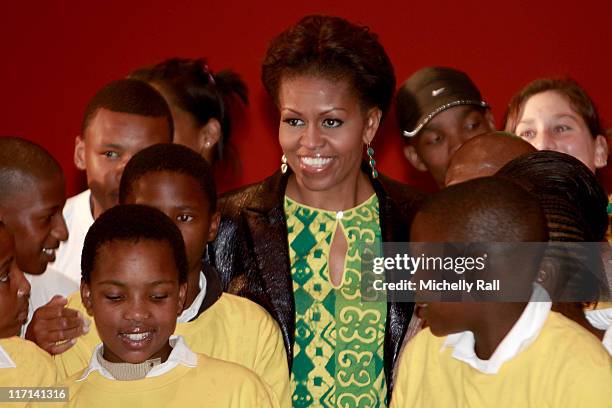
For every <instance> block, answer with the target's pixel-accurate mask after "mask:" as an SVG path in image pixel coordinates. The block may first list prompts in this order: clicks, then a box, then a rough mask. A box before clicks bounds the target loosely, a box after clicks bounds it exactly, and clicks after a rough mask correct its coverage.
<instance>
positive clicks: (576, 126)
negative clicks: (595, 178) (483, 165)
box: [515, 91, 608, 172]
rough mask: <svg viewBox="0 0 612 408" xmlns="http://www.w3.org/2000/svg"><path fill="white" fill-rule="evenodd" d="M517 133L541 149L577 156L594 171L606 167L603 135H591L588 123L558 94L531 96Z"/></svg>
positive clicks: (547, 92)
mask: <svg viewBox="0 0 612 408" xmlns="http://www.w3.org/2000/svg"><path fill="white" fill-rule="evenodd" d="M515 133H516V134H517V135H518V136H520V137H522V138H523V139H525V140H526V141H528V142H529V143H531V144H532V145H533V146H534V147H535V148H536V149H538V150H554V151H556V152H561V153H566V154H569V155H570V156H574V157H575V158H577V159H578V160H580V161H581V162H583V163H584V164H585V165H586V166H587V167H588V168H589V169H591V171H593V172H595V169H596V168H599V167H603V166H605V164H606V159H607V156H608V149H607V144H606V140H605V138H604V137H603V136H602V135H591V132H590V131H589V128H588V126H587V124H586V123H585V121H584V119H583V118H582V116H580V115H579V114H578V113H577V112H576V111H574V109H573V108H572V106H571V105H570V102H569V100H568V99H567V98H566V97H564V96H563V95H561V94H560V93H559V92H556V91H546V92H542V93H539V94H536V95H533V96H532V97H530V98H529V99H528V100H527V102H526V103H525V105H524V107H523V111H522V114H521V116H520V118H519V120H518V123H517V126H516V130H515Z"/></svg>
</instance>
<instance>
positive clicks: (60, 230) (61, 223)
mask: <svg viewBox="0 0 612 408" xmlns="http://www.w3.org/2000/svg"><path fill="white" fill-rule="evenodd" d="M56 218H57V221H56V225H55V226H54V227H53V236H54V237H55V239H57V240H58V241H60V242H62V241H66V240H67V239H68V227H66V221H65V220H64V216H63V215H62V213H59V214H58V216H57V217H56Z"/></svg>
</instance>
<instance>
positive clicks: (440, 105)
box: [396, 67, 489, 138]
mask: <svg viewBox="0 0 612 408" xmlns="http://www.w3.org/2000/svg"><path fill="white" fill-rule="evenodd" d="M458 105H475V106H480V107H482V108H489V104H488V103H486V102H485V101H483V100H482V96H481V95H480V91H479V90H478V88H476V85H474V83H473V82H472V80H471V79H470V78H469V77H468V76H467V75H466V74H465V73H464V72H461V71H458V70H456V69H453V68H446V67H427V68H423V69H421V70H419V71H417V72H415V73H414V74H413V75H412V76H411V77H410V78H408V80H407V81H406V82H404V84H403V85H402V86H401V88H400V89H399V91H398V93H397V103H396V108H397V120H398V123H399V127H400V131H401V133H402V135H403V136H404V137H407V138H412V137H415V136H416V135H417V134H418V133H419V131H420V130H421V129H422V128H423V126H425V125H426V124H427V123H428V122H429V121H430V120H431V119H433V118H434V116H436V115H437V114H438V113H440V112H443V111H445V110H446V109H449V108H452V107H453V106H458Z"/></svg>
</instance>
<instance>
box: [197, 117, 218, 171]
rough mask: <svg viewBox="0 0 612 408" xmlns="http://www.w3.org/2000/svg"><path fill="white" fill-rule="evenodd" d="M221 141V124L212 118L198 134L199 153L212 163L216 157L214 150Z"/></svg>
mask: <svg viewBox="0 0 612 408" xmlns="http://www.w3.org/2000/svg"><path fill="white" fill-rule="evenodd" d="M219 140H221V124H220V123H219V121H218V120H217V119H215V118H210V119H208V122H206V124H205V125H204V126H202V127H201V128H200V131H199V133H198V153H200V155H202V156H204V157H205V158H206V159H207V160H209V162H210V159H212V157H213V156H214V155H213V152H214V150H213V149H214V148H215V146H217V143H219Z"/></svg>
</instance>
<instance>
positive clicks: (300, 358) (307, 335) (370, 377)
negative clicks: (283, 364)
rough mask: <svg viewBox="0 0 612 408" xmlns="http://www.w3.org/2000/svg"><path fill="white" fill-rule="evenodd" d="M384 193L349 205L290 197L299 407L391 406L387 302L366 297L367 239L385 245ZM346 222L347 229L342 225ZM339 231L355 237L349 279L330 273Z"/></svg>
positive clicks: (294, 385) (294, 383) (294, 377)
mask: <svg viewBox="0 0 612 408" xmlns="http://www.w3.org/2000/svg"><path fill="white" fill-rule="evenodd" d="M378 214H379V211H378V198H377V197H376V195H375V194H374V195H372V197H370V198H369V199H368V200H367V201H365V202H364V203H362V204H361V205H359V206H357V207H355V208H351V209H349V210H347V211H339V212H337V213H336V212H334V211H327V210H321V209H317V208H312V207H308V206H305V205H302V204H300V203H297V202H295V201H293V200H291V199H290V198H288V197H285V215H286V217H287V232H288V239H289V256H290V261H291V275H292V279H293V293H294V298H295V309H296V316H295V318H296V324H295V344H294V359H293V367H292V370H291V393H292V403H293V406H294V407H334V408H336V407H343V408H344V407H346V408H352V407H385V406H386V402H385V399H386V392H387V385H386V381H385V373H384V365H383V356H384V338H385V321H386V318H387V305H386V302H385V301H381V302H363V301H362V298H361V288H360V284H361V273H360V269H361V253H360V252H361V250H362V249H361V248H362V245H360V244H362V243H369V244H374V247H379V248H380V243H381V242H382V239H381V233H380V223H379V216H378ZM339 226H340V228H338V227H339ZM334 233H343V234H344V237H345V239H346V242H347V243H348V251H347V254H346V258H345V264H344V275H343V278H342V283H341V284H340V285H339V286H335V285H334V284H333V283H332V282H331V280H330V277H329V270H328V262H327V261H328V257H329V253H330V247H331V243H332V240H333V237H334Z"/></svg>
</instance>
